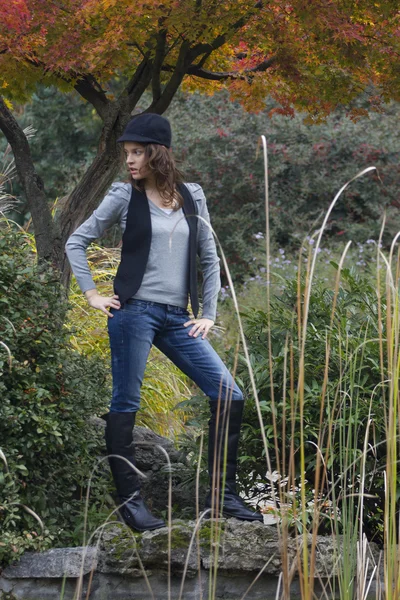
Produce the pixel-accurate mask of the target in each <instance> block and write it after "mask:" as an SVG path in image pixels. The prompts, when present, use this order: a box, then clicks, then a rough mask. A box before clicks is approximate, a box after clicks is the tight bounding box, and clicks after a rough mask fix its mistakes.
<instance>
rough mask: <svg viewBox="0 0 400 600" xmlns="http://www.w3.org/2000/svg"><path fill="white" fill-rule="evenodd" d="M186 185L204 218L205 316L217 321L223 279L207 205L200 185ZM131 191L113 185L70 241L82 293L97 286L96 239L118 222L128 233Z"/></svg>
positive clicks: (200, 232)
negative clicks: (93, 266)
mask: <svg viewBox="0 0 400 600" xmlns="http://www.w3.org/2000/svg"><path fill="white" fill-rule="evenodd" d="M185 185H186V187H187V188H188V189H189V191H190V193H191V194H192V197H193V199H194V200H195V201H196V202H197V208H198V215H199V217H201V218H199V219H198V226H197V254H198V255H199V257H200V265H201V270H202V274H203V286H202V300H203V311H202V316H203V317H206V318H208V319H212V320H213V321H215V316H216V311H217V301H218V293H219V290H220V288H221V280H220V266H219V258H218V255H217V250H216V246H215V241H214V236H213V234H212V232H211V229H210V227H209V226H208V225H207V223H210V217H209V214H208V209H207V202H206V198H205V196H204V192H203V190H202V188H201V186H200V185H198V184H197V183H186V184H185ZM131 189H132V188H131V185H130V184H129V183H114V184H113V185H112V186H111V189H110V191H109V192H108V194H107V195H106V196H105V198H104V199H103V201H102V202H101V203H100V205H99V207H98V208H97V209H96V210H95V211H94V212H93V214H92V215H91V216H90V217H89V218H88V219H87V220H86V221H85V222H84V223H82V225H81V226H80V227H78V229H77V230H76V231H75V232H74V233H73V234H72V235H71V236H70V237H69V238H68V241H67V243H66V245H65V251H66V253H67V256H68V259H69V262H70V265H71V268H72V271H73V273H74V275H75V277H76V280H77V282H78V285H79V287H80V289H81V290H82V292H86V291H87V290H90V289H94V288H95V287H96V285H95V283H94V281H93V278H92V275H91V273H90V269H89V265H88V261H87V256H86V249H87V247H88V246H89V244H90V243H91V242H92V241H93V240H95V239H97V238H99V237H101V235H102V234H103V233H104V231H105V230H106V229H108V228H109V227H111V226H112V225H114V224H115V223H119V226H120V228H121V232H122V233H123V232H124V231H125V227H126V217H127V213H128V205H129V201H130V197H131ZM203 219H204V221H205V222H204V221H203ZM160 301H162V300H161V299H160Z"/></svg>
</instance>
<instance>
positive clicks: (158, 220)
mask: <svg viewBox="0 0 400 600" xmlns="http://www.w3.org/2000/svg"><path fill="white" fill-rule="evenodd" d="M148 202H149V207H150V217H151V245H150V253H149V259H148V261H147V265H146V270H145V273H144V276H143V280H142V284H141V286H140V288H139V290H138V291H137V293H136V294H135V295H134V296H133V297H134V298H138V299H139V300H148V301H150V302H162V303H163V304H172V305H174V306H181V307H182V308H187V305H188V294H189V226H188V224H187V221H186V219H185V215H184V214H183V210H182V209H181V208H180V209H179V210H175V211H174V210H172V209H165V208H161V207H159V206H157V205H156V204H154V202H152V201H151V200H149V201H148ZM167 211H168V212H167Z"/></svg>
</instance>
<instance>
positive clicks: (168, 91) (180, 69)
mask: <svg viewBox="0 0 400 600" xmlns="http://www.w3.org/2000/svg"><path fill="white" fill-rule="evenodd" d="M189 51H190V46H189V42H187V41H186V40H184V41H183V42H182V45H181V47H180V50H179V56H178V59H177V61H176V65H175V67H173V68H172V69H171V70H172V71H173V73H172V75H171V78H170V80H169V81H168V83H167V84H166V85H165V86H164V90H163V92H162V94H161V96H160V98H159V99H158V100H156V101H154V100H153V102H152V103H151V105H150V106H149V108H148V109H147V111H146V112H155V113H158V114H160V115H161V114H162V113H163V112H164V111H165V110H167V108H168V106H169V105H170V104H171V101H172V99H173V97H174V95H175V93H176V92H177V90H178V88H179V86H180V85H181V83H182V80H183V78H184V76H185V74H186V71H187V69H188V67H189V65H190V61H189ZM162 70H166V69H165V68H163V67H162Z"/></svg>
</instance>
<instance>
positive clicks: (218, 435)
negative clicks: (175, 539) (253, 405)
mask: <svg viewBox="0 0 400 600" xmlns="http://www.w3.org/2000/svg"><path fill="white" fill-rule="evenodd" d="M218 405H219V408H218ZM243 407H244V402H241V401H238V400H234V401H232V402H230V403H228V402H219V401H217V400H210V410H211V418H210V420H209V438H208V473H209V477H210V491H209V492H208V494H207V497H206V502H205V508H209V509H212V510H213V514H211V516H215V515H216V514H217V513H222V514H223V516H225V517H236V518H237V519H242V520H244V521H260V522H263V517H262V515H261V514H259V513H255V512H254V511H253V510H252V509H250V508H249V507H248V506H247V505H246V504H245V503H244V501H243V500H242V498H241V497H240V496H239V495H238V494H237V493H236V469H237V454H238V446H239V435H240V426H241V424H242V416H243ZM217 421H218V424H217ZM227 427H228V433H227V434H226V430H227ZM226 435H227V453H226V463H225V461H224V453H225V439H226V438H225V436H226ZM224 469H225V472H226V474H225V487H224V490H222V482H223V475H224Z"/></svg>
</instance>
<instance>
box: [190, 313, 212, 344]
mask: <svg viewBox="0 0 400 600" xmlns="http://www.w3.org/2000/svg"><path fill="white" fill-rule="evenodd" d="M189 325H193V327H192V328H191V330H190V331H189V335H190V337H197V336H199V335H200V334H201V337H202V339H203V340H204V339H205V338H206V337H207V334H208V332H209V331H210V329H211V327H212V326H213V325H214V321H213V320H212V319H205V318H202V319H190V321H186V323H184V324H183V326H184V327H189Z"/></svg>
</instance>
